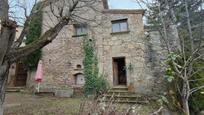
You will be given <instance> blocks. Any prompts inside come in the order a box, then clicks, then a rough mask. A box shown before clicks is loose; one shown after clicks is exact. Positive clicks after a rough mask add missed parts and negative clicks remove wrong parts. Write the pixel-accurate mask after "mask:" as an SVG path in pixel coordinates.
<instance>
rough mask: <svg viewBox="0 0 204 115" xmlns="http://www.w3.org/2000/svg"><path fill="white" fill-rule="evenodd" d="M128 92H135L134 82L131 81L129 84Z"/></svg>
mask: <svg viewBox="0 0 204 115" xmlns="http://www.w3.org/2000/svg"><path fill="white" fill-rule="evenodd" d="M128 92H129V93H133V92H134V84H133V82H130V84H129V85H128Z"/></svg>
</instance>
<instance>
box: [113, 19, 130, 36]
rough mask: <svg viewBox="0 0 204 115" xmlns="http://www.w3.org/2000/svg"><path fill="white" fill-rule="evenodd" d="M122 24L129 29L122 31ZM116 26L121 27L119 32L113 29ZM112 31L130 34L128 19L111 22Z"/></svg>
mask: <svg viewBox="0 0 204 115" xmlns="http://www.w3.org/2000/svg"><path fill="white" fill-rule="evenodd" d="M122 23H125V24H126V26H127V29H126V30H122V28H121V24H122ZM114 24H118V25H119V28H118V30H119V31H114V29H113V25H114ZM111 29H112V33H123V32H128V31H129V24H128V19H127V18H125V19H119V20H112V21H111Z"/></svg>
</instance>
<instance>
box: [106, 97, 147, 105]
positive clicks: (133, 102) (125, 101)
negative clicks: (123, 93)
mask: <svg viewBox="0 0 204 115" xmlns="http://www.w3.org/2000/svg"><path fill="white" fill-rule="evenodd" d="M104 101H105V102H112V103H128V104H147V103H149V101H148V100H139V99H138V100H137V99H129V98H127V99H126V98H125V99H121V98H120V99H111V100H110V99H106V100H104Z"/></svg>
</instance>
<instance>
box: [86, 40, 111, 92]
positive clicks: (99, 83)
mask: <svg viewBox="0 0 204 115" xmlns="http://www.w3.org/2000/svg"><path fill="white" fill-rule="evenodd" d="M83 48H84V60H83V64H84V76H85V81H86V82H85V85H84V92H85V95H86V96H88V95H92V94H96V95H99V94H101V93H103V92H105V91H106V90H107V88H108V83H107V81H106V80H105V79H104V78H103V76H100V75H99V72H98V64H97V58H96V57H95V56H94V48H93V41H89V40H88V39H86V38H85V40H84V46H83Z"/></svg>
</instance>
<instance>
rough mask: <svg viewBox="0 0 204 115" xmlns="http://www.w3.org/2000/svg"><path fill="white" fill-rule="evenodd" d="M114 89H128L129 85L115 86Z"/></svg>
mask: <svg viewBox="0 0 204 115" xmlns="http://www.w3.org/2000/svg"><path fill="white" fill-rule="evenodd" d="M112 90H128V87H127V86H114V87H113V88H112Z"/></svg>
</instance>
